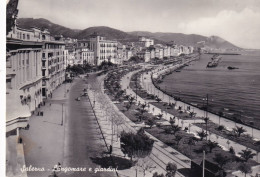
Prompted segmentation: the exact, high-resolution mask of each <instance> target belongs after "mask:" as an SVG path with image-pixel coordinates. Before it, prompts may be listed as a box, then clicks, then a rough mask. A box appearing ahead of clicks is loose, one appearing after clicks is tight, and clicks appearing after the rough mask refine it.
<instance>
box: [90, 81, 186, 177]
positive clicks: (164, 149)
mask: <svg viewBox="0 0 260 177" xmlns="http://www.w3.org/2000/svg"><path fill="white" fill-rule="evenodd" d="M103 79H104V76H101V77H97V78H93V81H92V84H90V87H89V88H90V89H89V90H88V94H89V98H90V100H91V102H92V104H93V105H95V106H94V110H95V113H96V116H97V119H98V121H99V122H100V125H101V129H102V132H103V134H104V136H105V141H106V143H107V144H109V145H112V146H113V152H112V155H113V156H115V157H120V158H124V155H123V153H122V151H121V149H120V142H119V140H118V139H117V136H118V135H120V133H121V132H122V131H131V132H136V131H137V130H138V129H139V128H140V127H138V126H137V125H136V124H135V123H133V122H132V121H130V120H129V119H128V118H127V117H126V116H125V115H124V114H123V113H122V112H121V111H120V110H118V108H117V107H116V106H115V105H114V104H113V102H112V101H111V100H110V99H109V97H108V96H107V95H106V94H104V92H103ZM107 109H108V110H109V111H106V110H107ZM116 120H121V122H120V123H119V124H118V126H113V125H115V121H116ZM112 121H113V123H112ZM112 127H113V128H112ZM112 129H113V130H114V131H113V133H112ZM112 135H113V136H112ZM148 136H150V138H153V139H154V140H155V143H154V147H153V150H152V153H151V154H150V155H149V156H148V157H146V158H145V159H139V160H138V162H137V165H135V166H133V167H131V168H127V169H122V170H119V171H118V174H119V176H129V177H132V176H136V173H137V176H143V169H144V167H147V169H148V170H146V173H145V176H148V177H149V176H152V174H153V173H154V172H159V174H160V173H164V174H165V172H166V169H165V168H166V164H167V163H168V162H174V163H176V165H177V167H178V169H187V168H190V159H189V158H187V157H186V156H184V155H182V154H180V153H179V152H177V151H176V150H174V149H172V148H171V147H169V146H167V145H165V144H164V143H162V142H161V141H160V140H158V139H156V138H155V137H153V136H152V135H149V134H148ZM141 166H142V167H141ZM148 167H149V168H148ZM176 176H183V175H182V174H180V173H177V174H176Z"/></svg>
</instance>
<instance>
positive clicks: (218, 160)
mask: <svg viewBox="0 0 260 177" xmlns="http://www.w3.org/2000/svg"><path fill="white" fill-rule="evenodd" d="M213 160H214V161H215V162H216V163H217V164H218V165H219V167H220V168H222V167H223V166H224V165H225V164H226V163H228V162H229V158H228V157H227V156H224V155H222V154H221V153H217V154H215V157H214V158H213Z"/></svg>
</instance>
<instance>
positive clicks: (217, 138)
mask: <svg viewBox="0 0 260 177" xmlns="http://www.w3.org/2000/svg"><path fill="white" fill-rule="evenodd" d="M137 72H138V71H135V72H131V73H128V74H127V75H126V76H124V77H123V78H122V80H121V85H122V89H125V90H126V93H127V94H130V95H132V96H135V95H136V94H135V92H134V91H133V90H132V89H130V87H129V84H130V79H129V78H131V76H132V75H133V74H135V73H137ZM150 74H151V73H150V72H149V73H148V74H144V75H143V78H146V79H141V86H143V88H144V89H145V88H150V89H151V90H153V92H151V91H149V90H148V89H147V90H146V91H147V92H148V93H151V94H154V95H157V96H158V97H159V98H160V99H162V101H164V102H169V101H170V102H171V103H174V102H175V101H174V99H173V98H172V99H171V98H170V100H169V97H168V95H164V93H162V92H161V91H160V90H158V89H157V88H156V87H154V86H153V84H152V82H151V76H150ZM145 85H150V86H149V87H145ZM151 87H152V88H151ZM139 101H140V103H141V104H143V103H148V102H149V100H144V99H143V98H141V97H139V96H137V102H139ZM184 104H185V103H182V102H179V103H178V104H176V109H177V107H178V106H187V105H184ZM191 109H192V110H193V108H191ZM194 111H195V109H194ZM149 113H152V114H154V115H158V114H159V113H162V114H163V117H164V118H165V119H167V120H168V121H169V120H170V117H173V115H171V114H169V113H166V112H162V111H161V109H159V108H157V107H156V106H153V105H152V104H150V107H149ZM201 116H203V115H201ZM199 121H200V120H197V121H196V122H199ZM194 122H195V121H193V120H182V121H177V122H176V124H177V125H178V126H180V127H189V132H188V133H191V134H194V135H195V136H197V135H196V134H197V133H196V132H197V131H201V128H199V127H197V126H195V125H193V124H192V123H194ZM208 139H210V140H211V141H216V142H218V143H219V145H220V146H221V147H222V149H223V150H226V151H228V150H229V147H231V146H232V147H233V148H234V150H235V152H236V155H237V156H239V155H238V154H237V153H238V152H240V151H241V150H244V149H246V148H247V147H245V146H243V145H241V144H238V143H236V142H234V141H231V140H228V139H226V138H223V137H220V136H217V135H216V134H213V133H211V134H210V135H208ZM227 142H229V143H227ZM252 151H253V152H254V153H257V156H255V157H254V160H256V161H257V162H259V159H260V154H259V153H258V152H256V151H255V150H252ZM255 173H259V167H255V168H253V172H252V174H255ZM235 174H236V175H237V176H242V174H241V173H239V172H236V173H235Z"/></svg>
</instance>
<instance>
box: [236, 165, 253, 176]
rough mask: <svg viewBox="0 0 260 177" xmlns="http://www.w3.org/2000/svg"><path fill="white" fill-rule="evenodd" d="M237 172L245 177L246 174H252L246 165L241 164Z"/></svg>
mask: <svg viewBox="0 0 260 177" xmlns="http://www.w3.org/2000/svg"><path fill="white" fill-rule="evenodd" d="M238 170H239V171H241V172H242V173H244V174H245V177H246V175H247V174H248V173H252V169H251V167H250V166H249V165H248V164H247V163H241V164H240V165H239V166H238Z"/></svg>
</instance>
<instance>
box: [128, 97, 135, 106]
mask: <svg viewBox="0 0 260 177" xmlns="http://www.w3.org/2000/svg"><path fill="white" fill-rule="evenodd" d="M128 100H129V103H130V105H132V104H133V103H134V100H135V98H134V97H132V96H130V98H129V99H128Z"/></svg>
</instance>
